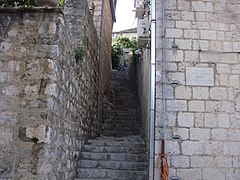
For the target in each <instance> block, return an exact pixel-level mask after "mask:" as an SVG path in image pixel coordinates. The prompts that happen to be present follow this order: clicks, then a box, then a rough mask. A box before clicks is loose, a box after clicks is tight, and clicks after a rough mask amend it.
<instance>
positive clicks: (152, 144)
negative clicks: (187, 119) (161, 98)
mask: <svg viewBox="0 0 240 180" xmlns="http://www.w3.org/2000/svg"><path fill="white" fill-rule="evenodd" d="M151 9H152V13H151V60H150V137H149V138H150V142H149V143H150V144H149V147H150V151H149V153H150V154H149V180H153V179H154V155H155V94H156V93H155V92H156V90H155V79H156V77H155V74H156V73H155V72H156V0H152V2H151Z"/></svg>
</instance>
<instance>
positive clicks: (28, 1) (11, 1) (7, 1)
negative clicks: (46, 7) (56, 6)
mask: <svg viewBox="0 0 240 180" xmlns="http://www.w3.org/2000/svg"><path fill="white" fill-rule="evenodd" d="M1 6H3V7H31V6H36V4H35V1H34V0H3V1H2V4H1Z"/></svg>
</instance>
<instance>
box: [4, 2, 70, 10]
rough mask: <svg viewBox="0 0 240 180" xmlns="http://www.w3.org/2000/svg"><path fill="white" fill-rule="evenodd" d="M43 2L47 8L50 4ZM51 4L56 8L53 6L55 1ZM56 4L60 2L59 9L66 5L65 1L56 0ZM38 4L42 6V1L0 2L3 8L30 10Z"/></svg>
mask: <svg viewBox="0 0 240 180" xmlns="http://www.w3.org/2000/svg"><path fill="white" fill-rule="evenodd" d="M43 2H44V4H43V6H45V5H46V4H49V3H48V2H47V1H46V0H45V1H43ZM49 2H50V4H49V6H50V7H54V6H53V1H52V0H50V1H49ZM56 2H58V6H59V7H63V6H64V3H65V0H56ZM38 3H40V4H41V0H0V6H2V7H23V8H29V7H34V6H37V5H38ZM55 5H57V4H55ZM40 6H41V5H40Z"/></svg>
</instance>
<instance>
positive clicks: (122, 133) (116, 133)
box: [103, 130, 141, 137]
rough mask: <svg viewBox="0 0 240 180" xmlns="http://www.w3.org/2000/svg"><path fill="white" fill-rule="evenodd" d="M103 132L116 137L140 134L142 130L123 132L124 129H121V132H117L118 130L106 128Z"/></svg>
mask: <svg viewBox="0 0 240 180" xmlns="http://www.w3.org/2000/svg"><path fill="white" fill-rule="evenodd" d="M103 134H104V135H105V136H116V137H124V136H130V135H139V134H141V131H140V130H139V131H137V132H133V131H132V132H123V131H119V132H116V131H109V130H106V131H104V132H103Z"/></svg>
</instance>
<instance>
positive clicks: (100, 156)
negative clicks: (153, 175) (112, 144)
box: [81, 152, 147, 162]
mask: <svg viewBox="0 0 240 180" xmlns="http://www.w3.org/2000/svg"><path fill="white" fill-rule="evenodd" d="M81 159H85V160H87V159H88V160H105V161H128V162H130V161H131V162H145V161H147V156H146V154H130V153H93V152H81Z"/></svg>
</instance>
